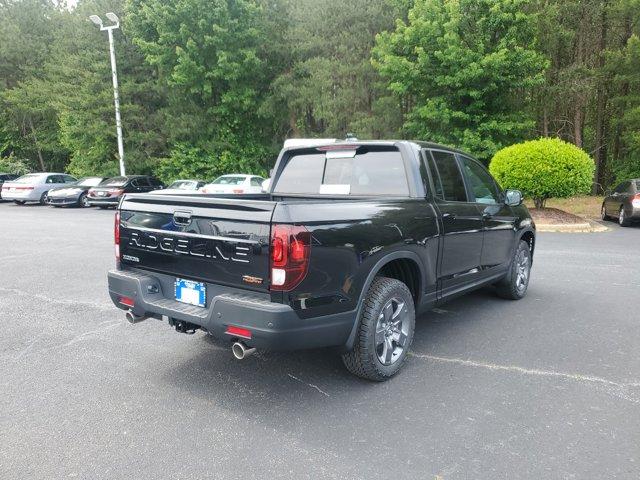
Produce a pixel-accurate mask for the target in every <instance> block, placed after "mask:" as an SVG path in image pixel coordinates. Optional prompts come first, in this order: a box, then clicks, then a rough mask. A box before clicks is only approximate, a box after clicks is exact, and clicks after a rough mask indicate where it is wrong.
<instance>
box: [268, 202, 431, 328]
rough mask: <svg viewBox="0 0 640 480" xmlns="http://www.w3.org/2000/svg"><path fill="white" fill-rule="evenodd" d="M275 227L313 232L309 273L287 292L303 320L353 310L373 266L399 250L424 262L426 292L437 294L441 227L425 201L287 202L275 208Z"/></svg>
mask: <svg viewBox="0 0 640 480" xmlns="http://www.w3.org/2000/svg"><path fill="white" fill-rule="evenodd" d="M273 223H294V224H302V225H304V226H305V227H306V228H307V229H308V230H309V231H310V232H311V237H312V240H311V242H312V248H311V259H310V265H309V271H308V274H307V276H306V277H305V279H304V280H303V281H302V283H301V284H300V285H299V286H298V287H297V288H296V289H295V290H294V291H292V292H288V293H284V294H282V295H283V298H282V301H283V302H285V303H289V304H290V305H291V306H292V307H293V308H294V309H296V310H297V311H298V314H299V315H300V316H301V317H303V318H308V317H312V316H319V315H328V314H333V313H340V312H346V311H351V310H354V309H355V308H356V307H357V305H358V300H359V298H360V294H361V292H362V291H363V287H364V285H365V283H366V281H367V278H368V276H369V274H370V273H371V272H372V270H373V268H374V266H376V265H377V264H378V262H379V261H380V260H381V259H383V258H384V257H385V256H388V255H390V254H393V253H397V252H402V253H404V254H406V255H407V256H412V257H413V258H416V257H417V258H419V261H420V265H419V267H420V269H421V271H422V278H421V282H420V283H421V290H422V292H425V291H426V292H429V291H435V285H436V283H435V280H436V268H437V258H438V225H437V218H436V214H435V211H434V210H433V208H432V207H431V205H430V204H429V203H427V202H426V201H425V200H424V199H417V198H404V199H395V200H394V199H380V200H353V201H331V200H328V201H323V202H318V203H315V202H309V201H306V202H300V203H289V202H287V203H285V204H281V205H279V206H278V208H276V210H275V212H274V217H273ZM380 266H381V265H380Z"/></svg>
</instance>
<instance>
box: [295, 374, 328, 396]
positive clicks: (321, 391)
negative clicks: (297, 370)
mask: <svg viewBox="0 0 640 480" xmlns="http://www.w3.org/2000/svg"><path fill="white" fill-rule="evenodd" d="M287 375H289V376H290V377H291V378H293V379H294V380H295V381H296V382H300V383H302V384H304V385H307V386H308V387H311V388H315V389H316V390H317V391H319V392H320V393H321V394H323V395H325V396H327V397H330V396H331V395H329V394H328V393H327V392H325V391H324V390H320V388H319V387H318V386H317V385H314V384H312V383H307V382H305V381H304V380H300V379H299V378H298V377H294V376H293V375H291V374H290V373H287Z"/></svg>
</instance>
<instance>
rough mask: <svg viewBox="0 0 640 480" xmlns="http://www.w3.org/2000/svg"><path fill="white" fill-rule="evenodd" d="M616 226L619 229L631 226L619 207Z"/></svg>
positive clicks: (622, 209) (622, 208)
mask: <svg viewBox="0 0 640 480" xmlns="http://www.w3.org/2000/svg"><path fill="white" fill-rule="evenodd" d="M618 224H619V225H620V226H621V227H628V226H629V225H631V222H630V221H629V219H628V218H627V215H626V214H625V213H624V207H620V213H619V215H618Z"/></svg>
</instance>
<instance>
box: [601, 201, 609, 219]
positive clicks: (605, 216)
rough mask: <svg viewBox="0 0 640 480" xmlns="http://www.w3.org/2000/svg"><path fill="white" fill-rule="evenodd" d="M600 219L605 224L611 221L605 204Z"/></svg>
mask: <svg viewBox="0 0 640 480" xmlns="http://www.w3.org/2000/svg"><path fill="white" fill-rule="evenodd" d="M600 218H602V220H603V221H605V222H606V221H608V220H611V217H610V216H609V215H607V209H606V208H605V206H604V203H603V204H602V208H601V209H600Z"/></svg>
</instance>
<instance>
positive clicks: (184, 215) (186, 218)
mask: <svg viewBox="0 0 640 480" xmlns="http://www.w3.org/2000/svg"><path fill="white" fill-rule="evenodd" d="M173 223H175V224H176V225H189V224H190V223H191V212H173Z"/></svg>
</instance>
